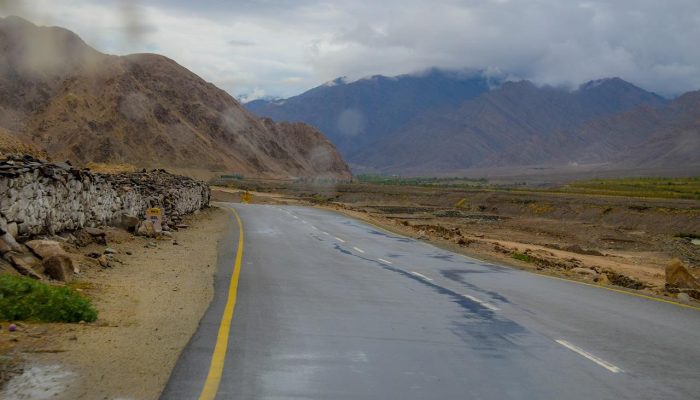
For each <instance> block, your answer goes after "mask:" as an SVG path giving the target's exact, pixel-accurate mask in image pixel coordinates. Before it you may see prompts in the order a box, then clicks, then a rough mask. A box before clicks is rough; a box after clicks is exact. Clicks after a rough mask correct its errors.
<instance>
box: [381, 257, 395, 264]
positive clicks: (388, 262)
mask: <svg viewBox="0 0 700 400" xmlns="http://www.w3.org/2000/svg"><path fill="white" fill-rule="evenodd" d="M377 260H379V261H381V262H383V263H384V264H389V265H391V264H393V263H392V262H391V261H387V260H385V259H383V258H377Z"/></svg>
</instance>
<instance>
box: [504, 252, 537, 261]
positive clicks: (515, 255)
mask: <svg viewBox="0 0 700 400" xmlns="http://www.w3.org/2000/svg"><path fill="white" fill-rule="evenodd" d="M510 256H511V257H513V258H514V259H516V260H520V261H525V262H526V263H530V264H534V263H535V262H537V260H536V259H535V258H533V257H531V256H530V255H528V254H525V253H519V252H517V251H514V252H513V254H511V255H510Z"/></svg>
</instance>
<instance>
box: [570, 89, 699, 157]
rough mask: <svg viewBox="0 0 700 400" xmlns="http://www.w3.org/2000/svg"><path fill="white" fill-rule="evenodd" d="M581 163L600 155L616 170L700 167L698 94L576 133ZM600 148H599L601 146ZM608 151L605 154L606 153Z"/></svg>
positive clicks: (690, 93) (616, 117) (626, 114)
mask: <svg viewBox="0 0 700 400" xmlns="http://www.w3.org/2000/svg"><path fill="white" fill-rule="evenodd" d="M577 135H578V136H579V137H580V139H579V141H580V142H588V143H596V144H594V145H592V146H590V147H588V148H586V147H581V148H579V150H578V154H579V159H580V160H581V162H595V161H598V159H597V158H598V157H600V155H601V154H602V155H603V156H606V157H605V158H606V159H607V160H609V162H610V163H611V164H612V165H614V166H615V167H617V168H659V167H666V166H669V165H674V166H677V167H679V168H686V169H690V168H694V169H698V167H700V91H693V92H688V93H686V94H684V95H682V96H680V97H678V98H677V99H675V100H673V101H672V102H671V103H670V104H668V105H667V106H665V107H661V108H651V107H638V108H635V109H633V110H631V111H629V112H626V113H620V114H617V115H614V116H611V117H608V118H603V119H600V120H597V121H595V122H593V123H591V124H588V125H585V126H584V127H582V128H581V129H580V130H579V131H578V132H577ZM601 144H602V145H601ZM606 150H607V151H606Z"/></svg>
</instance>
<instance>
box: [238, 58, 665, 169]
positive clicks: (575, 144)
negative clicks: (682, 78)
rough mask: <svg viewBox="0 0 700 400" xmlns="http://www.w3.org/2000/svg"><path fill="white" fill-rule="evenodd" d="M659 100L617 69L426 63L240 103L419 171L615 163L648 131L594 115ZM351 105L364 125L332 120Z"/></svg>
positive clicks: (371, 161) (361, 163) (366, 159)
mask: <svg viewBox="0 0 700 400" xmlns="http://www.w3.org/2000/svg"><path fill="white" fill-rule="evenodd" d="M406 88H409V89H406ZM418 88H420V89H418ZM426 88H432V89H434V90H430V89H426ZM667 103H668V101H667V100H665V99H663V98H662V97H660V96H658V95H656V94H654V93H650V92H647V91H645V90H643V89H641V88H639V87H636V86H634V85H632V84H631V83H629V82H626V81H624V80H622V79H620V78H609V79H601V80H596V81H591V82H588V83H585V84H583V85H581V86H580V87H578V88H577V89H576V90H569V89H566V88H557V87H549V86H537V85H535V84H533V83H532V82H529V81H517V82H511V81H508V82H498V81H496V82H489V81H488V80H487V79H486V78H484V77H483V76H480V75H479V74H475V75H472V76H471V77H465V76H464V75H459V74H454V73H449V72H445V71H440V70H431V71H429V72H428V73H426V74H424V75H402V76H398V77H395V78H387V77H373V78H371V79H365V80H360V81H357V82H352V83H346V82H344V81H342V80H336V81H333V82H331V83H330V84H326V85H323V86H320V87H317V88H314V89H312V90H310V91H308V92H306V93H303V94H301V95H299V96H296V97H292V98H290V99H286V100H278V101H274V102H265V101H261V102H252V103H249V104H246V107H248V108H249V109H250V110H253V111H254V112H256V113H259V114H262V115H266V116H269V117H271V118H274V119H276V120H293V121H304V122H307V123H310V124H312V125H314V126H316V127H317V128H319V129H320V130H321V131H323V132H324V133H327V134H328V136H329V138H330V139H331V140H333V141H335V142H336V144H337V146H338V149H339V150H340V151H341V153H342V154H343V156H344V157H345V158H346V159H347V160H348V162H349V163H350V164H351V165H352V166H353V168H354V169H355V171H356V172H374V173H377V172H379V173H398V174H412V175H421V174H423V175H426V174H436V173H450V172H454V171H460V170H464V169H468V168H494V167H519V166H557V165H570V164H576V163H586V162H587V163H598V164H613V163H617V162H618V160H617V159H616V158H615V157H616V156H618V155H619V154H620V153H621V152H625V151H626V150H627V149H628V148H629V147H631V146H635V145H638V144H641V143H642V142H644V140H646V139H648V136H649V135H651V133H644V134H638V133H636V132H638V129H637V130H634V129H632V128H633V127H632V126H631V125H633V124H634V121H629V122H628V123H629V124H630V130H624V129H621V130H620V131H616V132H615V133H614V134H613V135H607V134H605V132H610V130H608V131H605V130H603V131H601V130H599V129H597V128H596V124H607V123H612V121H614V120H615V119H616V118H618V119H625V116H624V115H625V113H628V112H632V110H642V111H639V112H641V113H644V112H648V113H652V114H653V113H655V112H663V110H665V109H666V107H665V106H666V104H667ZM358 104H360V105H361V104H364V108H363V109H361V110H360V111H359V112H358V113H357V114H358V115H360V117H361V118H362V119H361V121H362V124H360V126H361V127H363V128H364V129H362V130H360V132H359V133H358V134H357V135H355V136H353V135H347V134H344V133H343V132H342V130H340V129H339V128H340V127H341V126H342V125H343V124H342V122H341V121H343V116H344V113H348V111H347V110H348V109H349V110H357V109H359V106H357V105H358ZM643 124H645V123H643ZM630 162H631V161H630ZM662 163H666V161H663V162H662Z"/></svg>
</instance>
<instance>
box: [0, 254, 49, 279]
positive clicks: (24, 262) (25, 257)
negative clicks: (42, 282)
mask: <svg viewBox="0 0 700 400" xmlns="http://www.w3.org/2000/svg"><path fill="white" fill-rule="evenodd" d="M3 258H4V259H5V260H7V261H9V262H10V263H11V264H12V266H13V267H15V270H17V272H19V273H20V274H22V275H26V276H28V277H30V278H34V279H41V275H39V274H38V273H37V272H36V271H35V268H36V267H38V266H40V265H41V263H40V261H39V259H38V258H36V257H34V256H33V255H31V254H28V253H20V252H16V251H10V252H8V253H5V255H4V256H3Z"/></svg>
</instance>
